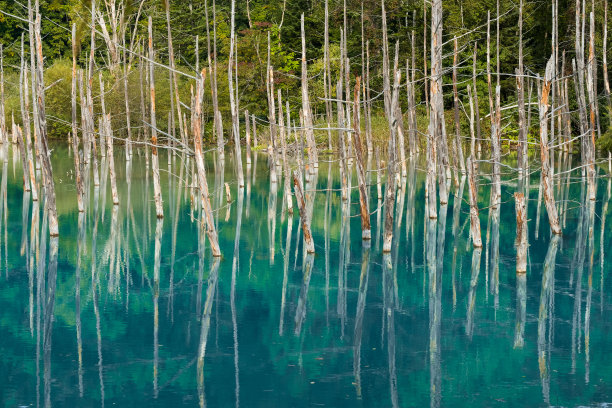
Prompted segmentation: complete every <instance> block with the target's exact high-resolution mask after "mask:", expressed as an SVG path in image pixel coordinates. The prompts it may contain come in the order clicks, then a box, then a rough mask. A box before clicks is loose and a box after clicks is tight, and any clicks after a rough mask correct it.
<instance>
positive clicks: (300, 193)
mask: <svg viewBox="0 0 612 408" xmlns="http://www.w3.org/2000/svg"><path fill="white" fill-rule="evenodd" d="M293 190H294V191H295V200H296V201H297V206H298V209H299V210H300V218H301V220H302V232H303V234H304V249H305V250H306V252H307V253H309V254H314V252H315V247H314V242H313V240H312V232H311V231H310V219H309V218H308V211H307V210H306V201H305V200H304V190H303V188H302V172H301V171H300V167H299V166H298V168H297V169H296V170H294V171H293Z"/></svg>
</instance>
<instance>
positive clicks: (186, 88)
mask: <svg viewBox="0 0 612 408" xmlns="http://www.w3.org/2000/svg"><path fill="white" fill-rule="evenodd" d="M100 3H102V4H100ZM115 3H117V4H125V10H126V11H125V16H126V17H125V22H126V27H127V30H126V34H125V38H126V42H127V43H128V44H129V42H130V40H131V38H132V33H133V32H134V31H135V33H136V35H135V37H134V38H135V40H136V41H135V43H136V50H135V51H136V52H138V50H139V48H138V44H139V43H140V42H141V41H144V40H145V39H146V20H147V17H148V16H149V15H151V16H152V17H153V25H154V29H153V31H154V44H155V48H156V50H157V59H158V60H159V61H160V62H162V63H165V64H168V52H167V50H168V45H167V27H166V17H165V9H164V1H163V0H156V1H146V2H145V3H143V4H142V9H140V6H141V4H140V2H139V1H138V0H123V1H118V0H115ZM424 4H425V5H427V3H426V2H420V1H417V2H415V1H402V0H388V1H387V2H386V3H385V7H386V10H387V19H388V27H389V32H390V33H389V39H390V42H391V43H392V44H393V43H394V42H396V41H398V42H399V46H400V59H399V60H400V66H401V67H402V68H403V67H405V63H406V61H407V60H408V59H411V33H412V32H414V35H415V45H416V51H415V54H416V55H415V62H416V69H417V70H418V71H417V73H416V78H417V79H418V80H420V81H419V83H418V93H417V98H419V99H420V100H421V102H422V103H424V102H425V93H424V92H423V81H422V80H421V79H422V78H423V76H424V75H423V72H424V69H425V63H424V58H426V59H428V58H429V51H430V50H429V48H430V46H431V45H430V27H429V25H430V14H429V10H425V11H426V20H424V17H425V15H424V10H423V7H424ZM324 5H325V2H324V1H312V0H291V1H286V0H239V1H238V2H237V14H236V25H237V39H238V71H239V78H238V86H239V103H240V109H241V110H242V109H248V110H249V111H250V112H252V113H255V114H257V115H259V116H261V117H265V116H267V102H266V85H265V67H266V58H267V36H268V33H270V34H271V54H272V65H273V66H274V69H275V72H276V74H275V75H276V77H275V81H276V87H277V88H280V89H281V90H283V93H284V95H285V98H286V99H287V100H289V102H290V104H291V109H292V110H294V111H295V112H292V113H293V114H294V115H296V116H297V110H298V108H299V104H300V99H299V97H300V93H299V75H300V58H301V39H300V15H301V13H304V15H305V25H306V41H307V60H308V62H309V77H310V78H311V84H310V91H311V93H312V94H313V97H312V98H311V100H312V103H313V109H314V112H315V114H317V113H321V112H322V111H324V104H323V101H322V97H323V75H322V73H323V68H324V67H323V53H324V16H325V8H324ZM40 6H41V11H42V15H43V16H44V19H43V22H42V31H43V35H44V53H45V56H46V64H47V73H48V74H47V75H48V77H47V78H46V82H47V83H53V82H54V81H56V80H58V79H60V78H62V80H61V81H60V82H58V83H57V84H56V85H55V86H54V89H52V90H50V91H49V92H50V93H51V95H52V96H51V97H49V98H48V100H47V103H48V105H49V106H48V110H49V113H50V115H51V116H53V117H54V118H58V119H60V120H61V121H55V122H53V121H52V123H50V125H51V126H53V132H52V134H53V135H55V136H58V134H61V133H62V132H64V134H65V132H67V131H68V127H67V126H66V124H65V123H64V121H69V120H70V111H69V109H70V103H69V96H70V93H69V88H70V70H69V65H70V62H69V59H71V57H72V51H71V40H70V26H71V24H72V23H73V22H74V23H76V24H77V41H78V49H79V55H78V61H79V64H80V66H81V67H85V63H86V58H87V56H88V54H89V53H88V50H89V30H90V20H89V19H90V7H91V0H78V1H74V2H68V1H65V0H41V1H40ZM343 6H344V3H343V1H340V0H330V1H329V19H330V24H329V27H330V42H331V57H332V78H334V79H333V80H332V82H334V81H335V80H336V79H335V78H337V73H338V64H339V61H338V57H339V42H340V31H341V28H342V26H343V20H344V13H343ZM97 7H98V9H99V10H101V13H102V15H104V16H105V17H108V9H105V4H104V0H98V5H97ZM443 7H444V41H445V48H444V56H445V60H444V66H445V67H447V68H448V67H449V66H451V65H452V49H453V44H452V39H453V37H455V36H457V37H458V38H459V40H458V41H459V49H460V55H459V61H460V69H459V92H460V94H461V96H460V97H461V98H462V99H465V97H466V89H465V88H466V86H467V84H468V82H471V81H470V79H471V75H472V52H473V48H474V43H477V44H478V58H477V73H478V93H479V99H480V106H479V108H480V110H481V113H482V115H481V116H483V117H484V116H485V115H486V114H487V113H488V103H487V98H488V91H487V85H486V75H484V73H485V70H486V61H487V58H486V33H487V12H488V11H490V13H491V70H492V72H493V73H494V74H495V72H496V70H497V59H496V54H497V50H496V20H495V16H496V13H497V4H496V1H494V0H474V1H472V0H471V1H463V0H452V1H451V0H447V1H444V2H443ZM499 7H500V9H499V13H500V15H501V17H500V22H499V29H500V35H499V39H500V47H499V59H500V61H499V65H500V71H501V72H502V73H506V74H503V75H501V86H502V88H501V90H502V104H511V103H512V102H513V101H514V100H515V98H516V83H515V77H514V76H513V73H514V70H515V68H516V66H517V58H518V44H519V41H518V26H517V20H518V9H519V8H518V2H515V1H509V0H501V1H500V3H499ZM593 7H594V9H595V15H596V33H597V39H596V50H595V51H596V55H597V58H598V60H599V61H601V52H602V39H603V34H602V31H603V30H602V26H603V21H602V20H603V12H602V11H603V1H597V2H595V3H593ZM589 8H590V4H589ZM229 9H230V1H229V0H219V1H217V4H216V5H215V9H214V11H215V15H216V25H215V26H213V5H212V0H208V19H209V27H208V29H209V30H210V36H211V41H212V37H213V28H214V27H216V37H217V55H218V74H219V80H218V83H219V87H220V89H219V93H220V98H221V100H220V105H221V111H222V113H223V114H224V116H225V117H228V118H229V100H228V97H227V55H228V50H229V18H230V16H229V12H230V11H229ZM0 10H3V11H4V12H5V14H0V41H2V43H3V44H4V46H5V66H6V71H7V73H6V75H7V81H6V86H7V87H8V88H9V89H10V92H9V91H7V99H8V102H7V103H8V106H7V109H6V112H7V116H8V115H10V114H11V112H12V111H17V110H18V106H19V105H18V99H17V97H18V95H17V93H16V92H13V90H14V89H12V88H11V87H12V85H13V84H15V82H16V81H14V79H15V78H16V75H17V72H16V70H15V68H18V65H19V46H20V44H19V43H20V36H21V34H22V33H24V32H25V33H26V52H27V30H26V28H27V27H25V26H26V24H25V23H24V22H23V21H20V20H18V19H16V18H14V17H11V16H9V14H10V15H14V16H20V17H22V18H23V17H27V9H26V8H25V5H24V4H23V3H22V2H17V1H14V0H0ZM139 10H140V11H141V15H140V19H139V20H138V23H137V25H136V16H137V15H138V12H139ZM346 10H347V11H346V19H347V27H348V30H347V31H348V35H347V38H348V56H349V58H350V61H351V77H352V78H354V77H355V76H356V75H361V73H362V69H363V62H364V61H363V60H362V40H364V42H369V48H370V55H371V56H370V58H371V61H370V69H371V88H372V89H373V91H374V92H373V95H377V94H378V92H377V90H380V89H381V88H382V77H381V75H380V69H381V65H382V64H381V61H382V57H381V45H382V44H381V42H382V35H381V4H380V2H379V1H362V0H346ZM587 11H590V10H587ZM6 13H8V14H6ZM170 15H171V26H172V36H173V44H174V50H175V55H176V60H177V65H179V66H180V69H181V70H183V71H185V72H189V73H190V74H192V75H193V73H194V70H195V65H196V60H197V59H198V57H199V63H200V66H201V67H202V66H207V55H208V51H209V50H208V46H207V26H206V21H207V19H206V4H205V0H171V1H170ZM551 16H552V14H551V3H550V2H546V1H529V2H525V4H524V12H523V19H524V28H523V32H524V35H523V44H524V55H525V66H526V70H527V73H528V74H531V75H535V73H538V72H540V73H541V72H542V70H543V67H544V65H545V63H546V60H547V59H548V57H549V56H550V54H551V29H552V17H551ZM574 16H575V3H574V2H570V1H567V0H560V1H559V29H558V31H559V37H560V47H561V49H560V51H559V55H561V52H562V51H564V50H565V51H566V53H567V56H566V72H565V74H567V75H569V74H571V63H570V62H571V59H572V58H573V57H574V52H573V49H574ZM587 19H588V16H587ZM362 23H363V32H364V36H363V38H362V34H361V33H362V26H361V25H362ZM587 26H588V24H587ZM424 28H425V29H426V38H427V51H428V52H427V53H426V54H424V47H423V45H424V31H423V29H424ZM587 35H588V33H587ZM196 36H199V37H198V38H199V56H196V55H195V50H196ZM96 46H97V52H96V67H97V69H98V70H103V71H105V79H106V81H107V82H108V83H114V82H115V81H117V85H116V86H113V87H111V90H110V93H109V97H108V99H109V103H110V104H109V109H110V111H111V112H112V113H113V114H114V115H119V114H122V113H123V112H124V110H125V107H124V104H123V97H122V92H123V91H122V88H121V86H119V81H118V80H119V79H120V78H119V77H120V76H121V75H120V74H119V73H116V72H115V73H113V74H112V75H111V74H109V73H108V72H106V71H107V70H106V69H105V67H106V66H107V64H108V52H107V49H106V48H105V43H104V41H103V40H102V38H101V37H100V36H99V35H98V38H97V39H96ZM211 48H212V47H211ZM211 52H212V50H211ZM132 62H133V63H132V65H131V66H130V67H131V71H130V74H129V78H130V90H131V91H133V92H131V94H130V95H131V97H130V98H131V99H130V107H131V110H133V114H132V118H133V119H132V120H133V121H134V122H138V120H139V119H138V118H140V113H139V108H140V102H139V101H140V100H139V86H140V85H139V75H138V67H137V65H138V58H137V57H136V58H135V59H134V60H133V61H132ZM599 69H600V72H601V66H600V67H599ZM11 71H12V72H13V73H11ZM11 75H15V76H14V77H12V76H11ZM602 77H603V75H601V74H600V75H598V78H599V82H600V85H599V89H600V90H602V89H603V79H602ZM8 78H10V80H9V79H8ZM450 79H451V77H450V70H447V76H446V77H445V83H446V84H447V85H450ZM180 81H181V83H180V88H181V99H182V101H185V103H187V104H188V101H189V100H190V86H191V85H192V83H193V81H192V80H190V79H189V78H187V77H181V78H180ZM95 82H97V81H95ZM156 82H158V83H157V86H158V88H159V90H158V94H159V95H160V100H159V101H158V104H159V109H158V111H159V112H161V114H162V115H164V114H166V113H167V111H168V110H169V102H170V97H169V95H166V94H167V93H169V83H168V73H167V72H164V71H163V70H160V71H159V74H157V79H156ZM207 85H208V84H207ZM107 88H108V87H107ZM334 92H335V91H334ZM570 92H573V89H571V90H570ZM115 94H116V95H115ZM536 94H537V93H536V90H535V86H534V89H533V96H534V97H535V95H536ZM402 99H403V98H402ZM571 99H572V100H573V98H571ZM113 101H115V102H116V105H115V104H113ZM209 102H210V101H208V100H207V101H206V103H207V104H209ZM402 103H404V104H405V100H403V101H402ZM445 103H446V107H447V108H448V109H450V108H452V92H451V90H450V86H449V87H447V88H446V89H445ZM466 105H467V103H466ZM605 105H606V104H605V103H602V106H604V107H605ZM381 107H382V103H381V100H380V98H379V99H377V101H376V104H375V109H378V108H381ZM601 112H602V117H601V123H602V127H603V128H602V133H604V132H605V130H606V129H607V128H608V126H607V123H608V120H607V109H605V108H604V109H601ZM205 113H206V117H207V118H210V115H211V109H210V106H209V105H207V106H206V109H205ZM17 116H19V115H16V120H18V118H17ZM296 116H293V117H296ZM486 122H487V121H483V125H486ZM158 123H160V124H161V127H162V128H164V127H165V124H166V123H167V118H165V117H161V118H159V119H158ZM515 123H516V121H512V123H511V124H510V126H509V127H508V128H506V129H505V131H506V133H507V136H508V137H510V138H514V137H516V124H515ZM464 125H465V124H464ZM135 126H139V122H138V123H135ZM208 126H210V124H209V125H208ZM465 126H467V125H465ZM123 127H124V126H119V128H123Z"/></svg>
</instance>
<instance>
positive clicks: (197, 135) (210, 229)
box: [192, 69, 221, 257]
mask: <svg viewBox="0 0 612 408" xmlns="http://www.w3.org/2000/svg"><path fill="white" fill-rule="evenodd" d="M205 77H206V69H202V73H201V75H200V77H199V78H198V80H197V82H198V83H197V90H196V97H195V118H196V120H195V121H194V122H193V124H192V126H193V146H194V150H195V162H196V167H197V169H198V185H199V187H200V201H201V205H202V210H203V212H204V219H205V220H206V235H207V236H208V240H209V241H210V248H211V250H212V254H213V256H214V257H220V256H221V249H220V248H219V239H218V237H217V230H216V228H215V219H214V217H213V213H212V207H211V205H210V194H209V192H208V182H207V181H206V169H205V167H204V158H203V157H202V130H201V119H200V118H201V116H202V98H203V97H204V80H205Z"/></svg>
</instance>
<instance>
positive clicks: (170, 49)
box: [126, 0, 187, 144]
mask: <svg viewBox="0 0 612 408" xmlns="http://www.w3.org/2000/svg"><path fill="white" fill-rule="evenodd" d="M164 6H165V7H164V8H165V9H166V25H167V26H168V58H169V59H170V72H171V74H172V85H174V86H173V91H174V99H175V102H174V105H175V106H176V113H177V116H178V121H179V132H180V134H181V142H183V144H186V142H187V137H186V135H185V132H184V128H183V115H182V113H181V99H180V97H179V90H178V81H177V78H176V66H175V62H174V46H173V45H172V30H171V29H170V1H169V0H164ZM126 70H127V67H126ZM169 133H170V132H169Z"/></svg>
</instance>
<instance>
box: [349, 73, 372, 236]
mask: <svg viewBox="0 0 612 408" xmlns="http://www.w3.org/2000/svg"><path fill="white" fill-rule="evenodd" d="M360 82H361V78H360V77H357V82H356V84H355V94H354V98H353V134H354V137H355V143H353V147H354V149H355V157H356V158H357V180H358V182H359V208H360V213H361V238H362V239H364V240H370V239H372V227H371V225H370V205H369V196H370V195H369V193H368V186H367V181H366V172H365V167H364V163H363V156H364V155H363V145H362V143H361V123H360V121H359V86H360Z"/></svg>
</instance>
